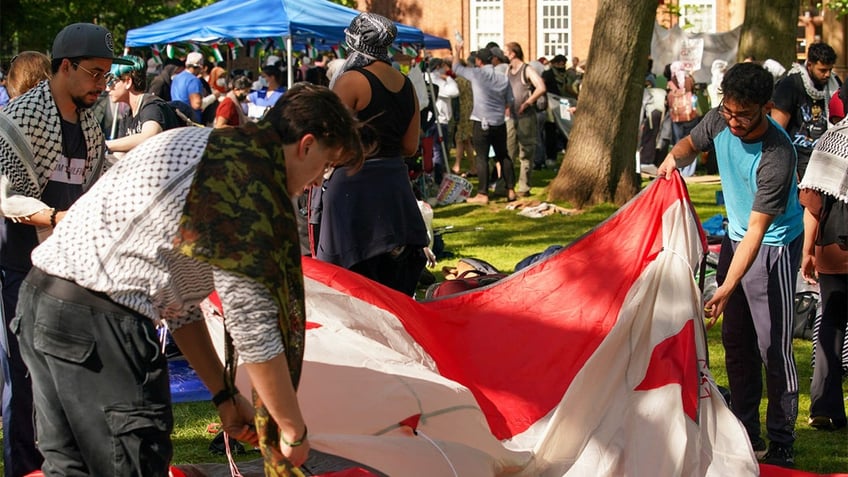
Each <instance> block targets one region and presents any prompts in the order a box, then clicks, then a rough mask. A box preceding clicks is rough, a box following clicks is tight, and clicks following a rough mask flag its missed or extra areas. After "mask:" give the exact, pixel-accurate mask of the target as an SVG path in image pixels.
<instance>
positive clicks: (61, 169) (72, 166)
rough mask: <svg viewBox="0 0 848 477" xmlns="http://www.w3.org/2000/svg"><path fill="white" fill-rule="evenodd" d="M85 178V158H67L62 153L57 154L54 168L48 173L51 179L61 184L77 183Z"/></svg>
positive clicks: (80, 182)
mask: <svg viewBox="0 0 848 477" xmlns="http://www.w3.org/2000/svg"><path fill="white" fill-rule="evenodd" d="M84 178H85V159H68V158H67V157H65V155H64V154H61V155H59V160H58V161H56V168H55V169H53V173H52V174H51V175H50V180H51V181H56V182H61V183H63V184H75V185H79V184H82V183H83V179H84Z"/></svg>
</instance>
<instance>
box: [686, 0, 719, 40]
mask: <svg viewBox="0 0 848 477" xmlns="http://www.w3.org/2000/svg"><path fill="white" fill-rule="evenodd" d="M678 6H679V7H680V27H681V28H683V30H685V31H687V32H691V33H715V32H716V8H717V6H716V0H680V2H679V4H678Z"/></svg>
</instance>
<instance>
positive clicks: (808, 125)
mask: <svg viewBox="0 0 848 477" xmlns="http://www.w3.org/2000/svg"><path fill="white" fill-rule="evenodd" d="M801 74H804V73H801ZM801 74H792V75H789V76H787V77H785V78H783V80H781V81H780V82H779V83H777V86H776V87H775V89H774V97H773V100H774V106H775V107H776V108H777V109H779V110H781V111H783V112H785V113H788V114H789V115H790V117H789V123H788V124H787V125H786V132H787V133H789V138H790V139H791V140H792V144H793V145H794V146H795V150H796V151H798V158H799V160H803V161H804V163H806V160H809V157H810V154H811V153H812V152H813V148H814V147H815V145H816V142H817V141H818V140H819V138H820V137H821V135H822V134H824V132H825V131H827V115H826V114H825V101H828V100H829V99H830V98H829V97H826V98H825V99H819V100H814V99H813V98H811V97H810V95H809V94H807V91H806V90H805V89H804V80H803V79H802V78H801Z"/></svg>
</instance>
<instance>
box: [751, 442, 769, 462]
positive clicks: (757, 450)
mask: <svg viewBox="0 0 848 477" xmlns="http://www.w3.org/2000/svg"><path fill="white" fill-rule="evenodd" d="M751 447H752V448H753V449H754V455H755V456H757V460H763V457H765V456H766V452H768V448H767V447H766V441H764V440H763V439H762V438H761V437H757V439H756V440H753V441H751Z"/></svg>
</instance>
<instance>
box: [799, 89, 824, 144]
mask: <svg viewBox="0 0 848 477" xmlns="http://www.w3.org/2000/svg"><path fill="white" fill-rule="evenodd" d="M822 105H823V103H822V102H821V101H815V102H813V103H811V104H804V105H802V106H801V107H800V108H798V111H799V113H801V127H800V128H798V131H797V132H796V133H795V137H793V138H792V144H794V145H795V147H796V148H802V149H810V150H812V149H813V147H815V145H816V142H818V139H819V138H820V137H821V135H822V134H824V132H825V131H827V118H826V117H825V114H824V108H823V107H822Z"/></svg>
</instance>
